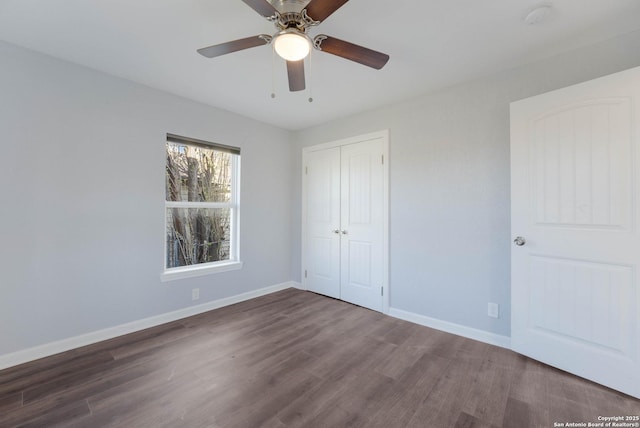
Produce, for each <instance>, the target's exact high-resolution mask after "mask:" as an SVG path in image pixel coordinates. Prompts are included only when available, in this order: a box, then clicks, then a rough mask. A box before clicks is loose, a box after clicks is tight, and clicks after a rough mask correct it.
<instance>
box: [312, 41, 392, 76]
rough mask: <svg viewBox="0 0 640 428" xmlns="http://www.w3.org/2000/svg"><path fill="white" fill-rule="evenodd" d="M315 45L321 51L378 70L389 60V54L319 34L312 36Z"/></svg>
mask: <svg viewBox="0 0 640 428" xmlns="http://www.w3.org/2000/svg"><path fill="white" fill-rule="evenodd" d="M314 42H315V44H316V46H319V49H320V50H321V51H323V52H327V53H330V54H333V55H337V56H339V57H342V58H345V59H348V60H351V61H355V62H358V63H360V64H362V65H366V66H369V67H372V68H375V69H376V70H380V69H381V68H382V67H384V65H385V64H386V63H387V61H389V55H387V54H384V53H382V52H377V51H374V50H371V49H368V48H365V47H362V46H358V45H356V44H353V43H350V42H345V41H344V40H340V39H336V38H335V37H330V36H326V35H324V34H321V35H319V36H316V37H315V38H314Z"/></svg>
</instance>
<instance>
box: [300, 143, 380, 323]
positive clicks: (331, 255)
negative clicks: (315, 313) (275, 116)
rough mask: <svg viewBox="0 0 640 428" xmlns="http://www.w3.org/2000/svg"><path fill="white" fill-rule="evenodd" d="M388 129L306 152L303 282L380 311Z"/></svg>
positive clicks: (332, 294)
mask: <svg viewBox="0 0 640 428" xmlns="http://www.w3.org/2000/svg"><path fill="white" fill-rule="evenodd" d="M387 154H388V135H387V133H386V132H383V133H376V134H370V135H365V136H361V137H355V138H351V139H348V140H342V141H338V142H334V143H329V144H324V145H321V146H316V147H310V148H306V149H305V150H304V153H303V164H304V169H305V171H304V178H303V189H304V191H303V194H304V198H303V257H302V262H303V272H304V278H303V284H304V285H305V287H306V288H307V289H308V290H310V291H313V292H316V293H320V294H324V295H327V296H331V297H335V298H339V299H342V300H345V301H348V302H351V303H354V304H357V305H360V306H363V307H366V308H370V309H373V310H376V311H384V310H385V309H386V308H387V307H388V296H384V290H385V289H386V288H387V283H388V279H387V278H388V267H387V266H388V252H387V250H386V248H387V246H388V228H387V227H386V224H387V222H388V219H387V212H388V209H387V207H388V184H387V180H386V177H387V174H388V170H387V167H386V164H385V157H386V155H387Z"/></svg>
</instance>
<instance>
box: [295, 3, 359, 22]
mask: <svg viewBox="0 0 640 428" xmlns="http://www.w3.org/2000/svg"><path fill="white" fill-rule="evenodd" d="M348 1H349V0H311V1H310V2H309V4H308V5H307V7H306V8H305V9H306V10H307V15H309V17H310V18H311V19H313V20H315V21H321V22H322V21H324V20H325V19H327V17H328V16H329V15H331V14H332V13H333V12H335V11H336V10H338V9H340V8H341V7H342V5H344V4H345V3H346V2H348Z"/></svg>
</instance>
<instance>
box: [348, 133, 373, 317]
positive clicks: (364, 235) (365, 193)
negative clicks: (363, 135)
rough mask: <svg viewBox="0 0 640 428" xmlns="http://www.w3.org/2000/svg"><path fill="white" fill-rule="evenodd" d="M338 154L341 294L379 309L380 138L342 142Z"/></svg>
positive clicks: (362, 304)
mask: <svg viewBox="0 0 640 428" xmlns="http://www.w3.org/2000/svg"><path fill="white" fill-rule="evenodd" d="M341 154H342V156H341V171H342V173H341V175H340V177H341V178H340V184H341V185H340V187H341V192H340V195H341V197H340V200H341V202H340V219H341V221H340V225H341V235H342V236H341V238H340V239H341V243H340V256H341V262H340V298H341V299H342V300H345V301H347V302H351V303H355V304H357V305H360V306H364V307H366V308H369V309H373V310H376V311H382V284H383V281H382V279H383V262H382V260H383V254H382V250H383V213H384V211H383V210H384V205H383V174H384V171H383V160H382V147H381V140H380V139H376V140H370V141H365V142H361V143H356V144H349V145H346V146H343V147H342V152H341Z"/></svg>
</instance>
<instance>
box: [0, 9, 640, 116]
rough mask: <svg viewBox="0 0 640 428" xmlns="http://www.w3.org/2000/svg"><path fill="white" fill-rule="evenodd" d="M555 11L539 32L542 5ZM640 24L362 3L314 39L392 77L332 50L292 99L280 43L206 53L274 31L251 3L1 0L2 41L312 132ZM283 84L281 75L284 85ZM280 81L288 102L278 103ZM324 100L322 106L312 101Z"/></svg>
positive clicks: (626, 19)
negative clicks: (334, 42) (380, 58)
mask: <svg viewBox="0 0 640 428" xmlns="http://www.w3.org/2000/svg"><path fill="white" fill-rule="evenodd" d="M540 4H550V5H552V7H553V9H552V13H551V15H550V16H549V17H548V20H546V21H545V22H543V23H541V24H539V25H537V26H531V25H526V24H525V23H524V17H525V16H526V15H527V13H528V12H529V11H531V10H532V9H533V8H534V7H535V6H538V5H540ZM638 28H640V1H639V0H552V1H548V2H546V3H540V2H537V1H535V0H485V1H479V0H439V1H436V0H428V1H425V0H402V1H399V0H395V1H388V0H351V1H350V2H348V3H347V4H345V5H344V6H343V7H342V8H340V9H339V10H338V11H336V12H335V13H334V14H333V15H331V16H330V17H329V18H327V20H326V21H324V22H323V23H322V24H321V25H320V26H319V27H316V28H314V29H312V30H311V31H310V33H311V35H312V36H313V35H316V34H320V33H324V34H328V35H331V36H334V37H337V38H340V39H343V40H348V41H351V42H353V43H356V44H360V45H363V46H365V47H368V48H371V49H374V50H378V51H381V52H384V53H387V54H389V55H390V56H391V59H390V61H389V63H388V64H387V65H386V66H385V67H384V68H383V69H382V70H380V71H377V70H374V69H371V68H368V67H365V66H362V65H360V64H357V63H353V62H350V61H347V60H344V59H342V58H339V57H336V56H333V55H329V54H326V53H323V52H314V54H313V56H312V64H311V65H310V66H309V64H307V68H306V71H307V90H306V91H304V92H298V93H290V92H289V91H288V85H287V77H286V69H285V64H284V62H283V61H282V60H280V59H276V60H275V61H273V55H272V51H271V49H270V47H269V46H261V47H257V48H253V49H248V50H244V51H240V52H236V53H233V54H229V55H226V56H222V57H218V58H213V59H207V58H204V57H202V56H201V55H199V54H197V53H196V49H198V48H201V47H205V46H209V45H213V44H217V43H222V42H226V41H229V40H234V39H239V38H244V37H248V36H253V35H257V34H261V33H267V34H272V33H274V32H275V28H274V27H273V24H271V23H269V22H267V21H266V20H265V19H264V18H262V17H261V16H260V15H258V14H257V13H256V12H254V11H253V10H252V9H251V8H249V7H248V6H246V5H245V4H244V3H243V2H242V1H241V0H0V39H1V40H4V41H7V42H10V43H14V44H16V45H20V46H23V47H26V48H29V49H33V50H35V51H39V52H42V53H45V54H49V55H52V56H54V57H58V58H62V59H65V60H69V61H72V62H75V63H78V64H82V65H85V66H88V67H91V68H94V69H98V70H101V71H104V72H106V73H110V74H113V75H116V76H120V77H123V78H126V79H129V80H133V81H136V82H140V83H143V84H145V85H148V86H152V87H155V88H158V89H162V90H165V91H167V92H171V93H174V94H178V95H181V96H184V97H187V98H190V99H193V100H197V101H200V102H203V103H206V104H209V105H212V106H215V107H219V108H222V109H225V110H229V111H233V112H236V113H239V114H242V115H244V116H248V117H252V118H255V119H258V120H261V121H264V122H267V123H272V124H274V125H277V126H279V127H282V128H285V129H303V128H306V127H310V126H313V125H317V124H320V123H323V122H326V121H329V120H332V119H335V118H338V117H341V116H345V115H349V114H353V113H356V112H359V111H363V110H369V109H372V108H375V107H378V106H382V105H386V104H390V103H393V102H397V101H400V100H403V99H407V98H411V97H414V96H416V95H418V94H421V93H425V92H429V91H433V90H436V89H438V88H442V87H446V86H450V85H454V84H456V83H460V82H463V81H467V80H470V79H473V78H477V77H480V76H482V75H486V74H489V73H493V72H496V71H499V70H504V69H508V68H511V67H515V66H518V65H522V64H526V63H529V62H532V61H535V60H538V59H541V58H544V57H548V56H551V55H554V54H557V53H560V52H563V51H566V50H569V49H573V48H576V47H579V46H582V45H588V44H592V43H595V42H597V41H600V40H604V39H607V38H611V37H614V36H616V35H619V34H624V33H627V32H630V31H633V30H635V29H638ZM272 76H274V78H273V79H272ZM272 85H273V86H274V87H275V92H276V94H277V96H276V98H275V99H272V98H271V97H270V94H271V92H272ZM310 91H311V92H312V95H313V99H314V102H313V103H309V102H308V101H307V99H308V98H309V96H310Z"/></svg>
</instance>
